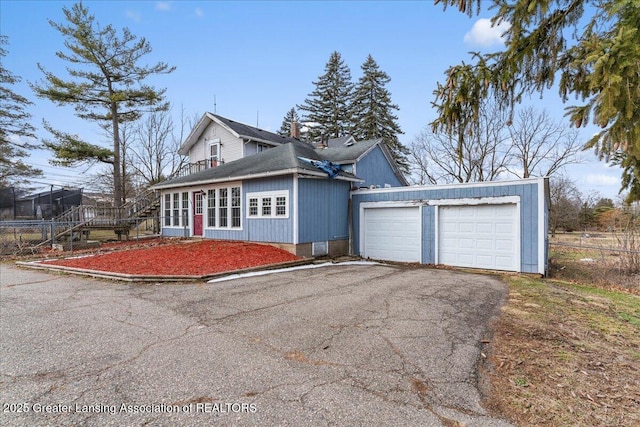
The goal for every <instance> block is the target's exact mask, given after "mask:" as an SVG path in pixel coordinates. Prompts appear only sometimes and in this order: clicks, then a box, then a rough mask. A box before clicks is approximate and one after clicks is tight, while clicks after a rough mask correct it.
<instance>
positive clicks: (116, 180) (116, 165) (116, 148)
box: [111, 102, 123, 216]
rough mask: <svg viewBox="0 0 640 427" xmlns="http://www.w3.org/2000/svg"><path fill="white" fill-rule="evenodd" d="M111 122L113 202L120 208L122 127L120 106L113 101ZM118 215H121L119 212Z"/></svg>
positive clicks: (121, 202) (121, 201)
mask: <svg viewBox="0 0 640 427" xmlns="http://www.w3.org/2000/svg"><path fill="white" fill-rule="evenodd" d="M111 122H112V126H113V204H114V207H116V208H119V207H120V206H122V205H123V200H122V195H123V191H122V173H121V171H120V163H121V160H120V129H119V127H118V107H117V105H116V103H115V102H112V103H111ZM118 216H120V215H119V214H118Z"/></svg>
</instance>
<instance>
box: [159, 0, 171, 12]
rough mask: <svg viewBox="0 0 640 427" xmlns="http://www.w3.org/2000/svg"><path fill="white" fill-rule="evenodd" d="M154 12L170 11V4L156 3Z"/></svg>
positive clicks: (167, 2)
mask: <svg viewBox="0 0 640 427" xmlns="http://www.w3.org/2000/svg"><path fill="white" fill-rule="evenodd" d="M156 10H161V11H163V12H166V11H168V10H171V2H170V1H157V2H156Z"/></svg>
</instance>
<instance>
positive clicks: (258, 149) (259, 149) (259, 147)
mask: <svg viewBox="0 0 640 427" xmlns="http://www.w3.org/2000/svg"><path fill="white" fill-rule="evenodd" d="M269 148H271V147H270V146H269V145H267V144H263V143H261V142H258V143H256V153H262V152H263V151H267V150H268V149H269Z"/></svg>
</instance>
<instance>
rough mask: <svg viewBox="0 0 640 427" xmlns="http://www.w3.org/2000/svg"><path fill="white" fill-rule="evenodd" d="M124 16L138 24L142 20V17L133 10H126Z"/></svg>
mask: <svg viewBox="0 0 640 427" xmlns="http://www.w3.org/2000/svg"><path fill="white" fill-rule="evenodd" d="M125 16H126V17H127V18H128V19H131V20H133V21H135V22H140V20H141V19H142V15H140V12H136V11H135V10H130V9H127V11H126V12H125Z"/></svg>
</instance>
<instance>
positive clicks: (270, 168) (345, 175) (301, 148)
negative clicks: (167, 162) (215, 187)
mask: <svg viewBox="0 0 640 427" xmlns="http://www.w3.org/2000/svg"><path fill="white" fill-rule="evenodd" d="M300 157H303V158H306V159H311V160H320V161H322V160H330V159H328V158H326V157H324V156H322V151H321V150H315V149H314V148H313V147H312V146H310V145H309V144H307V143H304V142H300V141H293V142H289V143H286V144H282V145H280V146H278V147H275V148H271V149H269V150H265V151H262V152H260V153H258V154H254V155H252V156H249V157H243V158H241V159H238V160H235V161H233V162H229V163H225V164H223V165H220V166H217V167H215V168H210V169H205V170H203V171H200V172H196V173H194V174H191V175H187V176H183V177H179V178H174V179H171V180H168V181H164V182H162V183H160V184H157V185H154V186H153V188H154V189H163V188H172V187H183V186H188V185H197V184H200V183H202V184H205V183H213V182H222V181H231V180H241V179H250V178H260V177H267V176H276V175H286V174H290V173H303V174H307V175H314V176H319V177H323V178H326V177H327V173H326V172H323V171H321V170H320V169H318V168H316V167H314V166H312V165H310V164H309V163H307V162H305V161H303V160H301V159H300ZM335 179H340V180H345V181H354V182H362V180H361V179H359V178H358V177H356V176H355V175H353V174H352V173H349V172H345V171H341V172H339V173H338V175H337V176H336V177H335Z"/></svg>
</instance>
